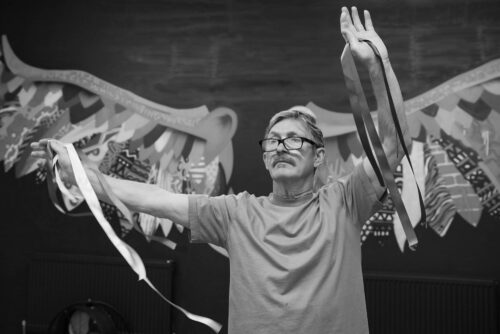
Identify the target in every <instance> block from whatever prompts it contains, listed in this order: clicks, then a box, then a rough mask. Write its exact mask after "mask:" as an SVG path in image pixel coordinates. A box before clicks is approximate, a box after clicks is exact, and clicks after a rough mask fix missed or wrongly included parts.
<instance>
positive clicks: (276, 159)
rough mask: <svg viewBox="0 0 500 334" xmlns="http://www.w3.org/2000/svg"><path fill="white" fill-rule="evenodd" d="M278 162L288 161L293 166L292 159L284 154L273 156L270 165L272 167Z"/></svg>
mask: <svg viewBox="0 0 500 334" xmlns="http://www.w3.org/2000/svg"><path fill="white" fill-rule="evenodd" d="M280 162H284V163H288V164H290V165H292V166H295V161H294V160H293V159H291V158H288V157H285V156H279V157H276V158H274V159H273V164H272V166H273V167H274V166H276V165H277V164H278V163H280Z"/></svg>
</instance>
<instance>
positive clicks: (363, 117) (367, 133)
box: [341, 40, 426, 250]
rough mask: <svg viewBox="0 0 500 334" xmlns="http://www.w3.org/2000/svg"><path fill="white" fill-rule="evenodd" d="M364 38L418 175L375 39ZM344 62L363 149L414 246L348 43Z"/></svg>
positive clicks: (423, 217)
mask: <svg viewBox="0 0 500 334" xmlns="http://www.w3.org/2000/svg"><path fill="white" fill-rule="evenodd" d="M363 41H364V42H366V43H367V44H368V45H369V46H370V47H371V48H372V50H373V52H374V53H375V56H376V58H377V60H378V61H379V63H380V66H381V67H382V74H383V77H384V84H385V89H386V93H387V97H388V101H389V107H390V110H391V115H392V119H393V122H394V126H395V128H396V140H399V141H400V143H401V146H402V148H403V151H404V153H405V155H406V157H407V158H408V163H409V166H410V169H411V171H412V173H413V175H414V179H415V173H414V172H413V166H412V164H411V160H410V159H409V156H410V154H409V153H408V149H407V147H406V144H405V142H404V137H403V133H402V130H401V125H400V124H399V120H398V116H397V112H396V108H395V107H394V101H393V99H392V95H391V91H390V87H389V83H388V80H387V75H386V68H385V65H384V63H383V61H382V58H381V56H380V53H379V52H378V49H377V48H376V46H375V45H374V43H373V42H372V41H370V40H363ZM341 63H342V71H343V73H344V80H345V83H346V86H347V90H348V92H349V102H350V104H351V108H352V110H353V116H354V121H355V123H356V128H357V129H358V134H359V137H360V140H361V144H362V145H363V149H364V150H365V153H366V156H367V158H368V160H369V161H370V164H371V165H372V168H373V170H374V172H375V175H376V176H377V179H378V181H379V183H380V185H381V186H382V187H387V188H388V189H389V192H390V194H391V197H392V200H393V202H394V206H395V208H396V212H397V213H398V215H399V218H400V220H401V224H402V226H403V230H404V232H405V235H406V239H407V240H408V246H409V248H410V249H411V250H415V249H416V247H417V244H418V240H417V236H416V235H415V231H414V230H413V226H412V224H411V221H410V217H409V216H408V213H407V211H406V208H405V205H404V202H403V200H402V199H401V194H400V193H399V190H398V188H397V185H396V182H395V180H394V174H393V172H392V170H391V167H390V165H389V161H388V160H387V156H386V155H385V152H384V149H383V148H382V143H381V142H380V138H379V136H378V134H377V131H376V129H375V124H374V123H373V119H372V117H371V115H370V110H369V108H368V102H367V101H366V97H365V94H364V91H363V87H362V86H361V80H360V79H359V75H358V71H357V69H356V64H355V62H354V58H353V57H352V53H351V50H350V48H349V45H348V44H346V46H345V47H344V51H343V52H342V56H341ZM368 137H369V138H370V140H368ZM370 141H371V144H372V147H373V152H374V153H375V157H376V160H375V157H374V154H373V152H372V149H371V147H370ZM396 147H398V146H396ZM377 162H378V163H377ZM379 166H380V167H379ZM415 182H416V181H415ZM417 190H418V199H419V203H420V221H421V222H425V220H426V214H425V207H424V201H423V199H422V194H421V192H420V188H419V187H418V184H417Z"/></svg>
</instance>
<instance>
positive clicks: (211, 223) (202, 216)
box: [189, 195, 237, 247]
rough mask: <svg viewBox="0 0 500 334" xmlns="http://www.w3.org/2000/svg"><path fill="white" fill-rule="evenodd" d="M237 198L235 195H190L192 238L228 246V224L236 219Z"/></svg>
mask: <svg viewBox="0 0 500 334" xmlns="http://www.w3.org/2000/svg"><path fill="white" fill-rule="evenodd" d="M236 203H237V198H236V196H235V195H223V196H216V197H210V196H206V195H190V196H189V228H190V231H191V234H190V240H191V242H195V243H211V244H214V245H217V246H221V247H226V241H227V233H228V226H229V224H230V222H231V221H232V220H233V219H234V216H235V211H236Z"/></svg>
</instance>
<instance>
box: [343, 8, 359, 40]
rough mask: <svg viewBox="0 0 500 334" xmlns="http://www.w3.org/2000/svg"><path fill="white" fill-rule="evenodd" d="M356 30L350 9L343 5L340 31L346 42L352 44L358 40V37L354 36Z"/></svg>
mask: <svg viewBox="0 0 500 334" xmlns="http://www.w3.org/2000/svg"><path fill="white" fill-rule="evenodd" d="M354 31H355V28H354V25H353V23H352V21H351V16H350V15H349V10H348V9H347V8H346V7H342V12H341V13H340V32H341V33H342V36H343V37H344V40H345V41H346V43H349V44H351V45H352V44H353V43H356V42H357V38H356V37H355V36H354Z"/></svg>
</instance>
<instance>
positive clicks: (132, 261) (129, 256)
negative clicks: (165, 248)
mask: <svg viewBox="0 0 500 334" xmlns="http://www.w3.org/2000/svg"><path fill="white" fill-rule="evenodd" d="M64 147H65V148H66V150H67V151H68V155H69V159H70V162H71V168H72V169H73V174H74V175H75V180H76V184H77V185H78V188H79V189H80V191H81V193H82V195H83V197H84V198H85V201H86V202H87V205H88V207H89V209H90V211H92V213H93V214H94V216H95V218H96V219H97V222H98V223H99V225H100V226H101V228H102V229H103V230H104V232H105V233H106V235H107V236H108V238H109V240H110V241H111V243H112V244H113V245H114V246H115V247H116V249H117V250H118V251H119V252H120V254H121V255H122V256H123V258H124V259H125V261H127V263H128V264H129V265H130V267H131V268H132V270H134V271H135V273H136V274H137V275H138V276H139V280H144V281H145V282H146V283H147V284H148V285H149V287H150V288H151V289H153V291H155V292H156V293H157V294H158V295H159V296H160V297H161V298H162V299H163V300H164V301H166V302H167V303H169V304H170V305H172V306H173V307H174V308H176V309H178V310H179V311H181V312H182V313H184V315H186V317H188V318H189V319H191V320H193V321H196V322H199V323H202V324H204V325H207V326H208V327H210V328H211V329H212V330H213V331H214V332H215V333H219V331H220V330H221V328H222V325H221V324H219V323H217V322H216V321H214V320H212V319H209V318H206V317H202V316H199V315H196V314H193V313H191V312H189V311H187V310H186V309H184V308H182V307H180V306H178V305H176V304H174V303H173V302H171V301H170V300H169V299H168V298H167V297H165V296H164V295H163V294H162V293H161V292H160V291H159V290H158V289H157V288H156V287H155V286H154V285H153V283H151V281H150V280H149V279H148V277H147V275H146V268H145V266H144V263H143V262H142V259H141V257H140V256H139V254H137V252H136V251H135V250H134V249H133V248H132V247H130V246H129V245H128V244H126V243H125V242H124V241H123V240H122V239H120V238H119V237H118V236H117V235H116V233H115V231H114V230H113V228H112V227H111V225H110V224H109V222H108V221H107V220H106V218H105V217H104V214H103V212H102V209H101V205H100V204H99V199H98V198H97V195H96V193H95V192H94V189H93V188H92V185H91V184H90V181H89V179H88V178H87V174H86V173H85V169H84V168H83V165H82V163H81V161H80V158H79V157H78V154H77V153H76V150H75V148H74V147H73V145H72V144H64ZM56 161H57V160H56V159H54V161H53V165H55V163H56ZM55 169H56V171H57V168H55ZM56 179H58V180H57V183H58V185H59V186H61V185H63V183H62V182H61V180H60V178H59V173H56ZM63 189H64V190H63ZM65 190H66V189H65V187H62V189H61V191H65Z"/></svg>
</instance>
